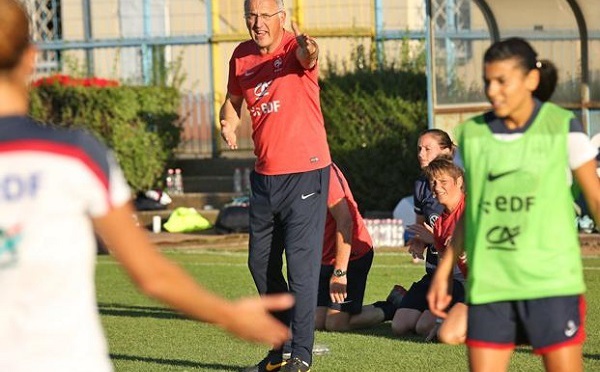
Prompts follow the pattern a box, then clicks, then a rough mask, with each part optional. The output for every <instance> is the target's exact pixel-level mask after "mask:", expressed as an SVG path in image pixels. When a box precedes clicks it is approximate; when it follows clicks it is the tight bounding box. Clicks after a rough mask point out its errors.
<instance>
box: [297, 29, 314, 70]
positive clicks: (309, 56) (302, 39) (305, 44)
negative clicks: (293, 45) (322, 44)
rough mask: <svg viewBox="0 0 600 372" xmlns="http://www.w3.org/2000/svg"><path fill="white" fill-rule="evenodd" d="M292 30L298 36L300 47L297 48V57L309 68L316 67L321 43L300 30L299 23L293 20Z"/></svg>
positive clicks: (303, 65)
mask: <svg viewBox="0 0 600 372" xmlns="http://www.w3.org/2000/svg"><path fill="white" fill-rule="evenodd" d="M292 30H293V31H294V35H295V36H296V42H297V43H298V48H297V49H296V58H297V59H298V61H299V62H300V64H301V65H302V67H304V68H305V69H307V70H310V69H311V68H313V67H315V65H316V64H317V59H318V58H319V45H318V44H317V42H316V41H315V39H313V38H312V37H310V36H308V35H307V34H305V33H302V32H300V30H299V29H298V25H297V24H296V23H295V22H292Z"/></svg>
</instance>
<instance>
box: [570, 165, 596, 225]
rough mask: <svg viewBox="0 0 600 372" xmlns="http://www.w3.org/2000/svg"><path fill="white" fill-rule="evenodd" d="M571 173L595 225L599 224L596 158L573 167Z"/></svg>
mask: <svg viewBox="0 0 600 372" xmlns="http://www.w3.org/2000/svg"><path fill="white" fill-rule="evenodd" d="M573 175H574V176H575V179H576V180H577V183H578V184H579V186H580V187H581V190H582V191H583V195H584V196H585V201H586V203H587V206H588V208H589V209H590V212H591V214H592V217H593V218H594V220H595V221H596V225H597V226H600V179H599V178H598V174H597V173H596V160H595V159H592V160H590V161H588V162H586V163H585V164H583V165H582V166H580V167H579V168H577V169H575V170H574V171H573Z"/></svg>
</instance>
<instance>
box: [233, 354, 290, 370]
mask: <svg viewBox="0 0 600 372" xmlns="http://www.w3.org/2000/svg"><path fill="white" fill-rule="evenodd" d="M285 364H286V361H285V360H283V359H282V358H281V356H280V357H279V358H278V357H277V356H276V355H273V354H271V353H269V354H268V355H267V356H266V357H265V359H263V360H261V361H260V362H258V364H257V365H255V366H251V367H248V368H244V369H242V372H275V371H280V370H281V367H283V366H284V365H285Z"/></svg>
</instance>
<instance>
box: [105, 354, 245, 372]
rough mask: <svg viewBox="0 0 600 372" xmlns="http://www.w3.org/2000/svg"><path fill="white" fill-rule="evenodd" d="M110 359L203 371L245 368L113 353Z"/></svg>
mask: <svg viewBox="0 0 600 372" xmlns="http://www.w3.org/2000/svg"><path fill="white" fill-rule="evenodd" d="M110 358H111V359H112V360H125V361H131V362H144V363H153V364H160V365H165V366H175V367H190V368H201V369H203V370H211V369H214V370H219V371H239V370H240V369H242V368H243V366H232V365H225V364H216V363H201V362H194V361H191V360H181V359H164V358H151V357H142V356H134V355H124V354H113V353H111V354H110Z"/></svg>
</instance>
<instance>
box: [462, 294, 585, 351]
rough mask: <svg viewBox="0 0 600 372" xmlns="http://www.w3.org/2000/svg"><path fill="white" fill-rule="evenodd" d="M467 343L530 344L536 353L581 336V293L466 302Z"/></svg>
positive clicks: (492, 345)
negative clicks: (472, 303)
mask: <svg viewBox="0 0 600 372" xmlns="http://www.w3.org/2000/svg"><path fill="white" fill-rule="evenodd" d="M468 311H469V312H468V326H467V345H468V346H469V347H483V348H494V349H512V348H514V346H515V344H523V343H526V344H530V345H531V346H532V347H533V350H534V352H535V353H536V354H544V353H547V352H549V351H552V350H556V349H558V348H561V347H564V346H568V345H573V344H581V343H583V341H584V339H585V329H584V320H585V319H584V317H585V298H584V297H583V296H582V295H575V296H562V297H548V298H540V299H535V300H521V301H505V302H492V303H489V304H481V305H471V304H470V305H469V310H468Z"/></svg>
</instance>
